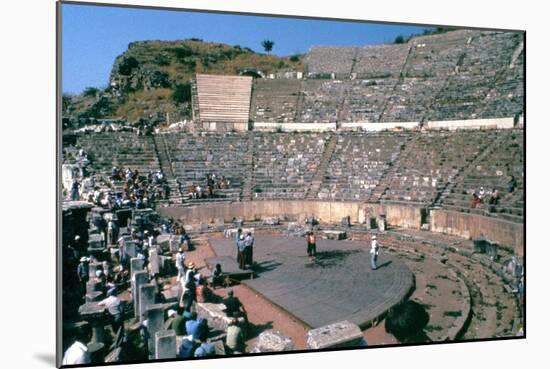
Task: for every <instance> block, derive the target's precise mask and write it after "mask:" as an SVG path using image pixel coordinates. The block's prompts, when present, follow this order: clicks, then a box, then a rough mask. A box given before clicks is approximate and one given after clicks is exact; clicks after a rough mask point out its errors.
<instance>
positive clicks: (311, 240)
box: [306, 231, 317, 257]
mask: <svg viewBox="0 0 550 369" xmlns="http://www.w3.org/2000/svg"><path fill="white" fill-rule="evenodd" d="M306 239H307V254H308V256H310V257H315V255H317V245H316V241H317V240H316V238H315V234H314V233H313V231H309V232H308V233H307V235H306Z"/></svg>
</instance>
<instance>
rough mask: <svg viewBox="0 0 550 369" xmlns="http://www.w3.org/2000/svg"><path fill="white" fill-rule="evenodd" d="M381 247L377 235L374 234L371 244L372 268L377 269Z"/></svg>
mask: <svg viewBox="0 0 550 369" xmlns="http://www.w3.org/2000/svg"><path fill="white" fill-rule="evenodd" d="M379 249H380V244H379V243H378V240H377V239H376V235H372V237H371V244H370V267H371V268H372V270H376V261H377V260H378V251H379Z"/></svg>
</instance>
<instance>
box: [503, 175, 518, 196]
mask: <svg viewBox="0 0 550 369" xmlns="http://www.w3.org/2000/svg"><path fill="white" fill-rule="evenodd" d="M516 186H517V182H516V179H515V178H514V176H510V179H509V180H508V183H507V184H506V188H507V189H508V193H512V192H514V190H515V189H516Z"/></svg>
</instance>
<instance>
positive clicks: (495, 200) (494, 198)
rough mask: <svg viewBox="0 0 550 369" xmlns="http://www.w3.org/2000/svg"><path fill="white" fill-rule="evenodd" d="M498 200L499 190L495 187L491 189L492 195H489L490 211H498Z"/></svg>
mask: <svg viewBox="0 0 550 369" xmlns="http://www.w3.org/2000/svg"><path fill="white" fill-rule="evenodd" d="M498 200H499V196H498V190H497V189H495V188H493V189H492V191H491V197H489V201H488V203H489V212H490V213H494V212H495V211H496V208H495V206H496V205H498Z"/></svg>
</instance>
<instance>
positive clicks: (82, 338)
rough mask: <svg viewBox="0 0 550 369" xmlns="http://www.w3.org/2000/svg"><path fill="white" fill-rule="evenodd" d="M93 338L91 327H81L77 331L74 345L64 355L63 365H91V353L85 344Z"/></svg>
mask: <svg viewBox="0 0 550 369" xmlns="http://www.w3.org/2000/svg"><path fill="white" fill-rule="evenodd" d="M91 338H92V331H91V329H90V326H89V325H85V326H82V327H79V328H78V329H77V331H76V336H75V341H74V343H73V344H72V345H71V346H69V348H68V349H67V351H65V354H63V361H62V362H61V365H76V364H91V362H92V360H91V358H90V353H89V352H88V347H87V346H86V344H85V343H86V342H89V341H90V339H91Z"/></svg>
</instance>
